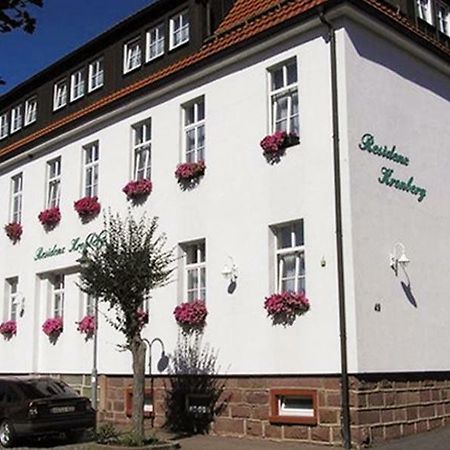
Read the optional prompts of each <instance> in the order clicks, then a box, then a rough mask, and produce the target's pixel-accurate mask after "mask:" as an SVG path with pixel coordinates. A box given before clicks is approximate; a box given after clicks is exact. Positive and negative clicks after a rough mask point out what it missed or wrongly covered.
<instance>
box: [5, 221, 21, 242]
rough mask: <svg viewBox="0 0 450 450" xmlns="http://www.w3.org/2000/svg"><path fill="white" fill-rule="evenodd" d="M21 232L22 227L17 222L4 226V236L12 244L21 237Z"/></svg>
mask: <svg viewBox="0 0 450 450" xmlns="http://www.w3.org/2000/svg"><path fill="white" fill-rule="evenodd" d="M22 231H23V229H22V225H21V224H20V223H18V222H12V223H8V225H5V232H6V236H8V237H9V239H11V241H13V242H14V243H16V242H17V241H18V240H19V239H20V237H21V236H22Z"/></svg>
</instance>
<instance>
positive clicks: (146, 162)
mask: <svg viewBox="0 0 450 450" xmlns="http://www.w3.org/2000/svg"><path fill="white" fill-rule="evenodd" d="M131 134H132V144H133V164H134V167H133V179H134V180H136V181H137V180H150V178H151V163H152V121H151V119H150V118H149V119H146V120H144V121H143V122H139V123H137V124H135V125H133V126H132V127H131Z"/></svg>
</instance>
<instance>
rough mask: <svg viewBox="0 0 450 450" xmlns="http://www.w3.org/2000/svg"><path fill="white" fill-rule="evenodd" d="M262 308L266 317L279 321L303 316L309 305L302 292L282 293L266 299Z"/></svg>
mask: <svg viewBox="0 0 450 450" xmlns="http://www.w3.org/2000/svg"><path fill="white" fill-rule="evenodd" d="M264 308H265V309H266V311H267V315H268V316H271V317H272V318H273V319H274V320H279V319H280V318H284V317H285V318H293V317H295V316H297V315H301V314H304V313H305V312H306V311H308V310H309V308H310V305H309V300H308V299H307V298H306V296H305V293H304V292H299V293H297V292H282V293H281V294H273V295H271V296H270V297H266V301H265V302H264Z"/></svg>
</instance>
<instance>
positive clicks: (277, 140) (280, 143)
mask: <svg viewBox="0 0 450 450" xmlns="http://www.w3.org/2000/svg"><path fill="white" fill-rule="evenodd" d="M298 140H299V139H298V136H297V135H296V134H295V133H286V131H276V132H275V133H273V134H269V135H268V136H266V137H265V138H264V139H263V140H262V141H261V142H260V145H261V148H262V149H263V153H264V155H265V156H268V157H272V158H273V157H278V156H280V155H281V154H282V152H283V150H284V149H285V148H286V147H288V146H290V145H294V144H297V143H298Z"/></svg>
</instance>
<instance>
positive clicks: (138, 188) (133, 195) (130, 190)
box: [122, 179, 153, 200]
mask: <svg viewBox="0 0 450 450" xmlns="http://www.w3.org/2000/svg"><path fill="white" fill-rule="evenodd" d="M152 189H153V185H152V182H151V181H150V180H146V179H143V180H137V181H130V182H129V183H128V184H127V185H126V186H125V187H124V188H123V189H122V191H123V192H124V193H125V194H126V196H127V198H128V200H137V199H140V198H143V197H146V196H147V195H149V194H150V193H151V192H152Z"/></svg>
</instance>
